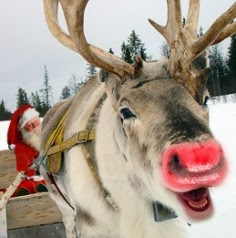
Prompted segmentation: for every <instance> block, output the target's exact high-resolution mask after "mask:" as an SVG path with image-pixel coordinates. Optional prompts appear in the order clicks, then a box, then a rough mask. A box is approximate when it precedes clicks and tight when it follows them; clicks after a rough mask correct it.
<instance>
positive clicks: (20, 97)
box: [16, 87, 29, 108]
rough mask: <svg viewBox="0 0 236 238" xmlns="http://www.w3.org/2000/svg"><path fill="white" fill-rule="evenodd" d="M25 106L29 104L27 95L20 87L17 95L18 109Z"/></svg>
mask: <svg viewBox="0 0 236 238" xmlns="http://www.w3.org/2000/svg"><path fill="white" fill-rule="evenodd" d="M25 104H29V99H28V96H27V93H26V91H25V90H24V89H22V88H20V87H19V88H18V92H17V95H16V107H17V108H19V107H21V106H23V105H25Z"/></svg>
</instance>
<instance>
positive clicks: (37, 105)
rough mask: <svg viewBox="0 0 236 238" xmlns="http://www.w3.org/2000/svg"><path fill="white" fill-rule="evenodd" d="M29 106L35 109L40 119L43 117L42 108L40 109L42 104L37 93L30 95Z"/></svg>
mask: <svg viewBox="0 0 236 238" xmlns="http://www.w3.org/2000/svg"><path fill="white" fill-rule="evenodd" d="M30 101H31V105H32V106H33V107H34V108H35V110H36V111H37V112H38V113H39V115H40V116H41V117H43V116H44V108H43V107H42V102H41V100H40V96H39V94H38V92H37V91H36V92H35V93H31V100H30Z"/></svg>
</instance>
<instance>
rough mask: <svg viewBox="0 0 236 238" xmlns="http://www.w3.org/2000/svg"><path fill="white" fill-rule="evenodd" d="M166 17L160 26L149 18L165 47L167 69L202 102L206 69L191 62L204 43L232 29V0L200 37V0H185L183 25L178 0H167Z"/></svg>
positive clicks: (234, 14)
mask: <svg viewBox="0 0 236 238" xmlns="http://www.w3.org/2000/svg"><path fill="white" fill-rule="evenodd" d="M167 8H168V19H167V24H166V26H160V25H159V24H157V23H156V22H154V21H153V20H150V19H149V22H150V23H151V25H152V26H153V27H154V28H155V29H156V30H157V31H158V32H159V33H161V34H162V35H163V36H164V37H165V39H166V41H167V43H168V45H169V47H170V50H171V52H170V57H169V61H168V68H169V72H170V74H171V75H172V77H173V78H174V79H175V80H176V81H177V82H179V83H181V84H182V85H183V86H184V87H185V88H187V89H188V91H189V92H190V93H191V95H192V96H193V97H194V98H195V100H196V101H197V102H198V103H199V104H202V100H203V97H202V93H203V89H204V88H205V84H206V80H207V75H208V73H209V70H205V71H199V70H196V68H194V66H193V65H192V62H193V60H194V59H196V58H197V56H199V54H201V53H202V52H203V51H204V50H205V49H206V48H207V47H208V46H210V45H213V44H216V43H219V42H221V41H222V40H224V39H225V38H227V37H229V36H230V35H232V34H234V33H236V27H235V22H233V20H234V18H235V17H236V3H234V4H233V5H232V6H231V7H230V8H229V9H228V10H227V11H226V12H225V13H224V14H222V15H221V16H220V17H219V18H218V19H217V20H216V21H215V22H214V23H213V24H212V26H211V27H210V28H209V29H208V31H207V32H206V33H205V34H204V35H203V36H201V37H199V36H198V34H197V28H198V18H199V9H200V0H190V1H189V11H188V15H187V20H186V24H185V26H183V24H182V15H181V5H180V0H167Z"/></svg>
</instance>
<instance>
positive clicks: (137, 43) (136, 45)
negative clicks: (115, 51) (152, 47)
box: [121, 30, 148, 64]
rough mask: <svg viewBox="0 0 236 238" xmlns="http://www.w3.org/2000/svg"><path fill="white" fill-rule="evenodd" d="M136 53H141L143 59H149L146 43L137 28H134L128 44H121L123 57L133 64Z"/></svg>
mask: <svg viewBox="0 0 236 238" xmlns="http://www.w3.org/2000/svg"><path fill="white" fill-rule="evenodd" d="M135 55H140V56H141V58H142V59H143V60H147V59H148V56H147V53H146V48H145V45H144V43H142V41H141V40H140V38H139V36H138V35H137V34H136V32H135V30H132V32H131V34H130V36H129V37H128V42H127V44H126V43H125V42H123V43H122V45H121V58H122V59H123V60H125V61H126V62H128V63H130V64H133V63H134V57H135Z"/></svg>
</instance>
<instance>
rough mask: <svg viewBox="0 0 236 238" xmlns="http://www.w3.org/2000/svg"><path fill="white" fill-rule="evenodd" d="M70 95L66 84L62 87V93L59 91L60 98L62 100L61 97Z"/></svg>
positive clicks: (64, 97)
mask: <svg viewBox="0 0 236 238" xmlns="http://www.w3.org/2000/svg"><path fill="white" fill-rule="evenodd" d="M70 96H71V94H70V88H69V87H68V86H65V87H64V88H63V89H62V93H61V96H60V99H61V100H63V99H66V98H69V97H70Z"/></svg>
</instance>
